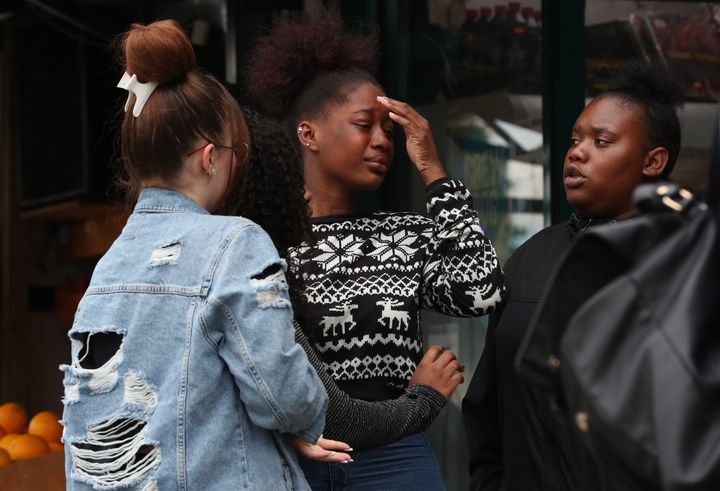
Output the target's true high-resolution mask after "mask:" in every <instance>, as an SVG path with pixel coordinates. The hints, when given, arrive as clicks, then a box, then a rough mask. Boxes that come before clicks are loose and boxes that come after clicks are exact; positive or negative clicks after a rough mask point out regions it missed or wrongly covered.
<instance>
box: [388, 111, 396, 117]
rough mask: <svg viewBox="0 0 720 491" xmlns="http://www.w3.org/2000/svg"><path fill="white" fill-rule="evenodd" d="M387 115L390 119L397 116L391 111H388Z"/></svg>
mask: <svg viewBox="0 0 720 491" xmlns="http://www.w3.org/2000/svg"><path fill="white" fill-rule="evenodd" d="M388 114H389V115H390V117H391V118H394V117H396V116H397V114H395V113H394V112H392V111H390V112H389V113H388Z"/></svg>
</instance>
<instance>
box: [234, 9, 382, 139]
mask: <svg viewBox="0 0 720 491" xmlns="http://www.w3.org/2000/svg"><path fill="white" fill-rule="evenodd" d="M377 46H378V37H377V33H371V34H358V33H352V32H348V31H346V30H345V29H344V27H343V24H342V22H341V21H340V20H339V19H338V18H337V17H331V16H323V17H320V18H318V19H309V18H304V17H301V16H299V17H293V18H290V19H287V20H282V21H280V22H278V23H276V24H275V25H274V26H273V27H272V28H271V30H270V31H269V32H268V33H267V34H265V35H263V36H260V37H259V38H258V40H257V44H256V46H255V48H254V49H253V52H252V53H251V55H250V58H249V62H248V69H247V73H246V79H247V90H248V93H249V94H250V97H251V98H252V100H253V102H254V104H256V105H257V106H258V107H259V108H260V109H261V110H262V111H263V112H264V113H267V114H269V115H272V116H274V117H276V118H278V119H281V120H283V122H284V123H285V124H286V127H287V128H286V129H288V128H294V126H295V124H296V123H297V122H298V120H299V118H300V117H313V116H317V115H319V114H323V113H324V111H325V110H326V109H327V107H328V105H330V104H332V103H342V102H344V101H345V100H346V97H347V93H348V91H350V90H351V89H353V88H355V87H357V86H358V85H361V84H364V83H370V84H373V85H375V86H377V87H380V84H378V82H377V80H375V78H374V76H373V73H374V66H375V58H376V54H377Z"/></svg>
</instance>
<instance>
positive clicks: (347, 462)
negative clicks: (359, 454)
mask: <svg viewBox="0 0 720 491" xmlns="http://www.w3.org/2000/svg"><path fill="white" fill-rule="evenodd" d="M350 462H355V461H354V460H353V459H350V460H343V461H342V463H343V464H349V463H350Z"/></svg>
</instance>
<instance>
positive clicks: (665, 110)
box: [599, 60, 685, 179]
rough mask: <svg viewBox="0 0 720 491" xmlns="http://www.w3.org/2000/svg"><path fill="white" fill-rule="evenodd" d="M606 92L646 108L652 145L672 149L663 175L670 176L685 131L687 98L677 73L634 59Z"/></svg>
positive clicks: (662, 176)
mask: <svg viewBox="0 0 720 491" xmlns="http://www.w3.org/2000/svg"><path fill="white" fill-rule="evenodd" d="M603 96H605V97H607V96H614V97H617V98H619V99H620V100H622V101H625V102H627V103H629V104H634V105H637V106H639V107H640V108H641V109H642V110H643V113H644V119H645V128H646V131H647V137H648V142H649V143H650V146H651V147H653V148H655V147H665V148H666V149H667V151H668V163H667V165H666V166H665V169H664V170H663V173H662V174H661V175H660V178H661V179H667V177H668V176H669V175H670V173H671V172H672V170H673V167H675V162H676V161H677V157H678V153H680V145H681V133H680V121H679V120H678V116H677V110H678V107H679V106H681V105H682V103H683V101H684V98H685V94H684V93H683V89H682V86H681V85H680V83H679V82H678V80H677V78H676V77H675V75H674V74H673V73H671V72H670V71H669V70H668V69H667V67H665V66H664V65H658V64H650V63H648V62H646V61H642V60H637V61H633V62H631V63H629V64H628V65H627V66H626V67H625V68H624V70H623V71H621V72H620V73H619V74H618V75H617V76H616V78H615V79H614V80H612V81H611V83H610V86H609V88H608V90H606V91H605V92H603V93H602V94H600V96H599V97H603Z"/></svg>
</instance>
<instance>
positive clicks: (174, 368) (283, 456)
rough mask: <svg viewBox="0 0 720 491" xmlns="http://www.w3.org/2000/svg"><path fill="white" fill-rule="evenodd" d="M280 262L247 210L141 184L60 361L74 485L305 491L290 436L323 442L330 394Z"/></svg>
mask: <svg viewBox="0 0 720 491" xmlns="http://www.w3.org/2000/svg"><path fill="white" fill-rule="evenodd" d="M284 268H285V264H284V262H282V261H281V260H280V259H279V258H278V255H277V252H276V251H275V248H274V247H273V245H272V242H271V241H270V239H269V238H268V237H267V235H266V234H265V232H263V231H262V230H261V229H260V228H259V227H258V226H256V225H255V224H253V223H252V222H249V221H247V220H245V219H242V218H239V217H220V216H212V215H209V214H208V213H207V211H205V210H204V209H202V208H201V207H199V206H198V205H197V204H196V203H195V202H194V201H192V200H190V199H189V198H187V197H185V196H184V195H182V194H179V193H176V192H174V191H170V190H163V189H154V188H151V189H145V190H143V192H142V193H141V195H140V198H139V200H138V203H137V205H136V207H135V210H134V212H133V214H132V215H131V216H130V219H129V220H128V223H127V225H126V226H125V228H124V229H123V231H122V234H121V235H120V237H119V238H118V239H117V240H116V241H115V243H114V244H113V245H112V247H111V248H110V250H109V251H108V252H107V254H106V255H105V256H103V258H102V259H101V260H100V261H99V263H98V265H97V267H96V269H95V272H94V273H93V277H92V280H91V283H90V287H89V288H88V290H87V292H86V294H85V296H84V297H83V299H82V301H81V303H80V306H79V307H78V310H77V313H76V315H75V321H74V323H73V327H72V329H71V330H70V333H69V336H70V341H71V349H72V361H71V364H70V365H63V366H61V367H60V368H61V370H62V371H63V372H64V381H63V383H64V386H65V396H64V398H63V402H64V405H65V410H64V413H63V423H64V425H65V433H64V443H65V457H66V476H67V488H68V489H120V488H122V489H123V490H124V489H139V490H143V491H149V490H154V489H162V490H164V489H180V490H186V489H193V490H194V489H202V490H214V489H217V490H228V489H263V490H265V489H273V490H275V489H303V490H304V489H309V488H308V485H307V483H306V481H305V479H304V477H303V474H302V471H301V470H300V468H299V467H298V464H297V460H296V456H295V453H294V450H293V449H292V447H291V446H289V444H288V442H287V441H286V438H288V437H290V436H299V437H301V438H303V439H305V440H308V441H311V442H314V441H316V440H317V438H318V437H319V435H320V433H321V431H322V428H323V425H324V417H325V409H326V406H327V395H326V393H325V390H324V389H323V386H322V383H321V382H320V380H319V378H318V376H317V374H316V373H315V371H314V370H313V368H312V367H311V365H310V364H309V363H308V360H307V357H306V355H305V353H304V351H303V350H302V348H301V347H300V346H299V345H297V344H296V343H295V341H294V331H293V325H292V310H291V308H290V303H289V300H288V294H287V284H286V283H285V276H284ZM283 434H286V435H283Z"/></svg>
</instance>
